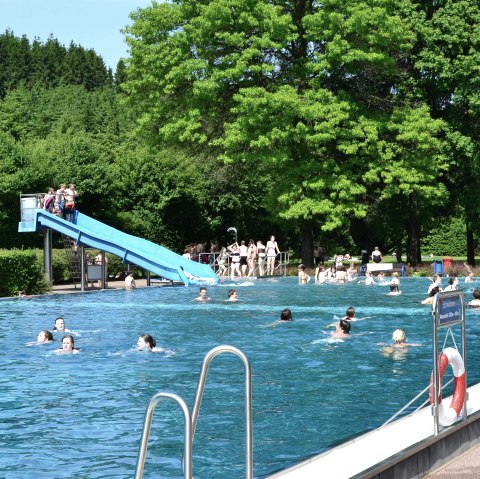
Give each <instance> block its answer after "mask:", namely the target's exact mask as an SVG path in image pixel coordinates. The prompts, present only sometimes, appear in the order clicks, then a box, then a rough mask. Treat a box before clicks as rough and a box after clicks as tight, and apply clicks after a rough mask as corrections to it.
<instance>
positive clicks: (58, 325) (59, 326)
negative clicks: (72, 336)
mask: <svg viewBox="0 0 480 479" xmlns="http://www.w3.org/2000/svg"><path fill="white" fill-rule="evenodd" d="M53 331H60V332H62V333H69V332H70V330H69V329H65V320H64V319H63V318H62V317H61V316H59V317H58V318H57V319H55V323H54V325H53Z"/></svg>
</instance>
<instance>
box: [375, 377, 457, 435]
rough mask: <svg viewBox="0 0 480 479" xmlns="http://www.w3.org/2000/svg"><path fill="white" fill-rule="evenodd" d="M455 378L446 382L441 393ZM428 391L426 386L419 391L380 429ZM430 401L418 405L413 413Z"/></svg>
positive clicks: (428, 387)
mask: <svg viewBox="0 0 480 479" xmlns="http://www.w3.org/2000/svg"><path fill="white" fill-rule="evenodd" d="M454 379H455V378H452V379H450V381H448V382H446V383H445V384H444V385H443V387H442V391H443V390H444V389H445V388H446V387H447V386H448V385H449V384H451V383H452V382H453V381H454ZM429 389H430V385H428V386H427V387H426V388H425V389H423V390H422V391H420V392H419V393H418V394H417V395H416V396H415V397H414V398H413V399H411V400H410V401H409V402H408V403H407V404H405V406H403V407H402V409H400V411H397V412H396V413H395V414H394V415H393V416H392V417H391V418H390V419H388V420H387V421H385V422H384V423H383V424H382V425H381V426H380V427H383V426H386V425H387V424H389V423H391V422H392V421H393V420H394V419H395V418H396V417H397V416H399V415H400V414H402V412H403V411H405V409H407V408H408V407H410V406H411V405H412V404H413V403H414V402H415V401H416V400H417V399H418V398H419V397H421V396H422V395H423V394H425V393H426V392H427V391H428V390H429ZM429 401H430V399H427V400H426V401H424V402H423V403H422V404H420V406H418V407H417V409H415V412H417V411H418V410H419V409H421V408H422V407H424V406H426V405H427V403H428V402H429Z"/></svg>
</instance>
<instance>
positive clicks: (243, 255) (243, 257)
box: [238, 240, 248, 276]
mask: <svg viewBox="0 0 480 479" xmlns="http://www.w3.org/2000/svg"><path fill="white" fill-rule="evenodd" d="M238 249H239V251H240V269H241V270H242V274H241V276H246V275H247V257H248V247H247V245H246V244H245V241H243V240H242V242H241V243H240V247H239V248H238Z"/></svg>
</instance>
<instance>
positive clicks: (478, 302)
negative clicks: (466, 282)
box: [468, 288, 480, 308]
mask: <svg viewBox="0 0 480 479" xmlns="http://www.w3.org/2000/svg"><path fill="white" fill-rule="evenodd" d="M468 306H470V307H472V308H480V289H478V288H477V289H474V290H473V299H472V300H471V301H470V302H469V303H468Z"/></svg>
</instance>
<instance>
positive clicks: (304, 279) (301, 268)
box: [298, 264, 310, 284]
mask: <svg viewBox="0 0 480 479" xmlns="http://www.w3.org/2000/svg"><path fill="white" fill-rule="evenodd" d="M309 281H310V276H308V274H307V273H306V272H305V265H304V264H300V265H298V282H299V283H300V284H307V283H308V282H309Z"/></svg>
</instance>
